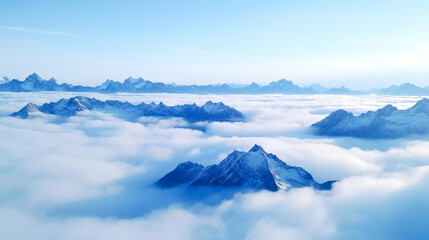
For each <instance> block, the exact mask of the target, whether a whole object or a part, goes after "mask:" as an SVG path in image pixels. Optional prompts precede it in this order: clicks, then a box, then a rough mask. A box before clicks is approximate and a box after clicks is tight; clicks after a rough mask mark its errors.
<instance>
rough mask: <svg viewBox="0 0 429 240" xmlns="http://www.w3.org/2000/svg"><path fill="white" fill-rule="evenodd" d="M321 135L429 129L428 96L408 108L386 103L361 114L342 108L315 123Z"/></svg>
mask: <svg viewBox="0 0 429 240" xmlns="http://www.w3.org/2000/svg"><path fill="white" fill-rule="evenodd" d="M312 126H313V127H315V129H316V133H317V134H319V135H327V136H350V137H359V138H400V137H406V136H409V135H416V134H428V133H429V100H428V99H426V98H424V99H422V100H420V101H418V102H417V103H416V104H415V105H414V106H413V107H411V108H409V109H407V110H398V109H397V108H396V107H394V106H392V105H387V106H385V107H383V108H380V109H378V110H377V111H369V112H367V113H363V114H361V115H359V116H354V115H353V114H352V113H349V112H346V111H344V110H342V109H340V110H337V111H335V112H333V113H331V114H330V115H329V116H328V117H326V118H325V119H323V120H322V121H320V122H317V123H315V124H313V125H312Z"/></svg>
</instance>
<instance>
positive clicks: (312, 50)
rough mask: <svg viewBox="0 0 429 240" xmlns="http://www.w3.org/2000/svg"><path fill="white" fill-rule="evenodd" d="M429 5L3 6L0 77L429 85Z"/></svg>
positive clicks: (122, 3) (31, 3) (129, 3)
mask: <svg viewBox="0 0 429 240" xmlns="http://www.w3.org/2000/svg"><path fill="white" fill-rule="evenodd" d="M428 12H429V2H428V1H424V0H423V1H365V0H363V1H334V0H327V1H252V0H251V1H208V0H207V1H90V2H89V1H9V0H2V1H1V2H0V75H4V76H8V77H11V78H19V79H23V78H25V76H27V75H29V74H31V73H32V72H37V73H39V74H40V75H41V76H42V77H44V78H49V77H51V76H53V77H55V78H57V79H58V80H59V81H60V82H70V83H75V84H88V85H97V84H100V83H101V82H102V81H104V80H105V79H107V78H109V79H114V80H120V81H122V80H123V79H125V78H126V77H128V76H134V77H137V76H141V77H143V78H145V79H149V80H152V81H163V82H176V83H180V84H189V83H196V84H207V83H222V82H227V83H232V82H234V83H250V82H253V81H254V82H257V83H261V84H265V83H268V82H270V81H273V80H278V79H281V78H286V79H289V80H292V81H294V82H295V83H297V84H299V85H307V84H311V83H315V82H319V83H322V84H324V85H326V86H340V85H344V86H348V87H352V88H360V89H365V88H370V87H380V86H386V85H390V84H397V83H403V82H413V83H415V84H417V85H421V86H426V85H429V31H428V29H429V14H427V13H428Z"/></svg>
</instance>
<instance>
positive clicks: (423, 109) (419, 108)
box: [408, 98, 429, 114]
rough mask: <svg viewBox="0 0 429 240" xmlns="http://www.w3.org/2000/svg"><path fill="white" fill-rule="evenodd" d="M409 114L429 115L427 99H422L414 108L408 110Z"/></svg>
mask: <svg viewBox="0 0 429 240" xmlns="http://www.w3.org/2000/svg"><path fill="white" fill-rule="evenodd" d="M408 111H409V112H411V113H425V114H429V99H427V98H423V99H422V100H420V101H418V102H417V103H416V104H415V105H414V106H412V107H411V108H410V109H408Z"/></svg>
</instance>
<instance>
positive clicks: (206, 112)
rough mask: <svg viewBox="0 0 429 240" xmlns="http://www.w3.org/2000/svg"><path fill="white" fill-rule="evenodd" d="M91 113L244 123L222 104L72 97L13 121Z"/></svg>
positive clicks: (33, 108)
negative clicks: (47, 115)
mask: <svg viewBox="0 0 429 240" xmlns="http://www.w3.org/2000/svg"><path fill="white" fill-rule="evenodd" d="M85 110H90V111H99V112H104V113H111V114H113V115H115V116H118V117H122V118H125V119H127V120H136V119H138V118H139V117H143V116H148V117H165V118H168V117H179V118H183V119H185V120H187V121H188V122H191V123H194V122H200V121H208V122H213V121H228V122H233V121H242V120H244V116H243V114H242V113H241V112H239V111H237V110H236V109H234V108H231V107H229V106H227V105H225V104H223V103H222V102H219V103H213V102H212V101H208V102H206V103H205V104H204V105H203V106H201V107H200V106H197V105H196V104H185V105H176V106H166V105H164V104H163V103H162V102H161V103H159V104H155V103H153V102H152V103H150V104H146V103H140V104H138V105H133V104H131V103H129V102H121V101H116V100H107V101H100V100H97V99H95V98H88V97H80V96H77V97H72V98H70V99H61V100H59V101H58V102H51V103H45V104H43V105H41V106H37V105H35V104H33V103H29V104H27V105H26V106H25V107H23V108H22V109H21V110H19V111H18V112H15V113H12V114H11V116H13V117H20V118H34V117H38V116H41V115H43V114H52V115H57V116H63V117H70V116H75V115H76V114H77V113H78V112H81V111H85Z"/></svg>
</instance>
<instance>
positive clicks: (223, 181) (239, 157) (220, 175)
mask: <svg viewBox="0 0 429 240" xmlns="http://www.w3.org/2000/svg"><path fill="white" fill-rule="evenodd" d="M333 182H334V181H328V182H326V183H323V184H319V183H317V182H316V181H314V179H313V177H312V176H311V174H310V173H308V172H307V171H305V170H304V169H303V168H300V167H295V166H289V165H287V164H286V163H285V162H283V161H281V160H280V159H279V158H278V157H277V156H276V155H274V154H271V153H267V152H265V150H264V149H263V148H262V147H261V146H259V145H254V146H253V147H252V148H251V149H250V150H249V152H240V151H237V150H235V151H233V152H232V153H230V154H229V155H228V156H227V157H226V158H225V159H224V160H222V161H221V162H220V163H219V164H215V165H210V166H207V167H204V166H203V165H200V164H197V163H192V162H184V163H181V164H179V165H178V166H177V167H176V168H175V169H174V170H173V171H171V172H169V173H168V174H166V175H165V176H164V177H162V178H161V179H160V180H158V181H157V182H156V183H155V184H156V185H157V186H159V187H162V188H170V187H176V186H180V185H185V186H189V187H195V186H212V187H237V188H245V189H257V190H258V189H265V190H270V191H278V190H288V189H291V188H299V187H313V188H315V189H318V190H329V189H331V187H332V183H333Z"/></svg>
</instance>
